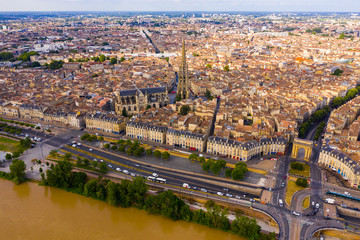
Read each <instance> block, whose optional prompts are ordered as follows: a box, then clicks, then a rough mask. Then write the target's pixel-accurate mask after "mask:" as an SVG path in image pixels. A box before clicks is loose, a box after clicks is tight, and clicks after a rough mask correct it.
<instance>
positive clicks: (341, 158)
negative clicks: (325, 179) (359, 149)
mask: <svg viewBox="0 0 360 240" xmlns="http://www.w3.org/2000/svg"><path fill="white" fill-rule="evenodd" d="M319 164H321V165H322V166H324V167H326V168H329V169H331V170H333V171H335V172H337V173H338V174H339V175H341V176H342V178H344V179H345V180H346V181H349V183H350V185H351V186H352V187H358V186H359V185H360V165H359V164H358V163H357V162H356V161H354V160H353V159H351V158H349V157H348V156H346V155H345V154H344V153H342V152H340V151H338V150H335V149H332V148H330V147H328V146H324V147H323V148H322V149H321V151H320V156H319Z"/></svg>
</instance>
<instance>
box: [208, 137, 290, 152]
mask: <svg viewBox="0 0 360 240" xmlns="http://www.w3.org/2000/svg"><path fill="white" fill-rule="evenodd" d="M209 142H217V143H220V144H223V145H225V144H227V145H231V146H239V147H243V148H245V149H246V150H248V149H251V148H253V147H255V146H258V145H262V144H268V143H270V142H274V143H275V142H277V143H280V144H286V140H285V138H282V137H281V138H262V139H260V141H255V140H254V141H250V142H239V141H236V140H232V139H226V138H221V137H209Z"/></svg>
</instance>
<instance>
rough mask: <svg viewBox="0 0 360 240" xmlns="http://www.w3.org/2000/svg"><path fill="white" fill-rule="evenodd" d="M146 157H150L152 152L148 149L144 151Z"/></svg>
mask: <svg viewBox="0 0 360 240" xmlns="http://www.w3.org/2000/svg"><path fill="white" fill-rule="evenodd" d="M145 153H146V155H148V156H151V155H152V153H153V152H152V150H151V149H150V148H149V149H146V152H145Z"/></svg>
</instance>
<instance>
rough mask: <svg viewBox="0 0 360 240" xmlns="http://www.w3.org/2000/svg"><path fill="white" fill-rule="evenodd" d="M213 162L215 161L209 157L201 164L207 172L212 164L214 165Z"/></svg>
mask: <svg viewBox="0 0 360 240" xmlns="http://www.w3.org/2000/svg"><path fill="white" fill-rule="evenodd" d="M213 162H214V160H212V159H209V160H207V161H206V162H204V163H203V164H202V165H201V168H202V170H203V171H205V172H209V170H210V168H211V166H212V165H213Z"/></svg>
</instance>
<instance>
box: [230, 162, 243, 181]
mask: <svg viewBox="0 0 360 240" xmlns="http://www.w3.org/2000/svg"><path fill="white" fill-rule="evenodd" d="M246 172H247V165H246V163H243V162H239V163H237V164H236V165H235V169H234V170H233V171H232V173H231V176H232V178H233V179H234V180H241V179H243V178H244V176H245V173H246Z"/></svg>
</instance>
